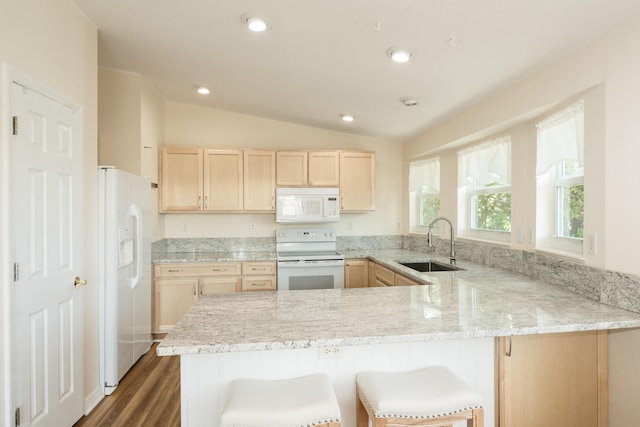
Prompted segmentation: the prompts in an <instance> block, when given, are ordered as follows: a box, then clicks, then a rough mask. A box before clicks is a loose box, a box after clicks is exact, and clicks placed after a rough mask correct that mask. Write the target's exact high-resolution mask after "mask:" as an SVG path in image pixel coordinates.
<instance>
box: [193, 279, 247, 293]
mask: <svg viewBox="0 0 640 427" xmlns="http://www.w3.org/2000/svg"><path fill="white" fill-rule="evenodd" d="M240 282H241V280H240V277H206V278H203V279H200V295H208V294H228V293H234V292H239V291H240Z"/></svg>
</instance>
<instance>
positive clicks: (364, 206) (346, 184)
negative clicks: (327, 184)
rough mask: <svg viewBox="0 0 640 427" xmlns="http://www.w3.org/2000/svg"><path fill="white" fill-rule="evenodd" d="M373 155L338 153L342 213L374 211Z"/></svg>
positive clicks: (349, 152) (350, 152) (348, 152)
mask: <svg viewBox="0 0 640 427" xmlns="http://www.w3.org/2000/svg"><path fill="white" fill-rule="evenodd" d="M374 167H375V155H374V153H365V152H355V151H353V152H352V151H342V152H341V153H340V200H341V206H340V209H341V210H342V211H370V210H374V209H375V186H374V183H375V178H374V176H375V169H374Z"/></svg>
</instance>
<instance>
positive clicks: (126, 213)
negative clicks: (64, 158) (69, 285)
mask: <svg viewBox="0 0 640 427" xmlns="http://www.w3.org/2000/svg"><path fill="white" fill-rule="evenodd" d="M98 196H99V198H98V217H99V245H100V247H99V277H100V280H99V293H100V304H99V310H100V313H99V318H100V353H101V355H100V371H101V373H100V383H101V385H102V387H103V392H104V394H111V393H113V391H114V390H115V389H116V387H117V386H118V382H119V381H120V380H121V379H122V377H123V376H124V374H126V373H127V371H128V370H129V369H130V368H131V366H133V364H134V363H135V362H136V361H137V360H138V359H139V358H140V357H141V356H142V355H143V354H145V353H146V352H147V351H148V350H149V348H150V346H151V219H150V213H151V182H150V180H149V179H148V178H144V177H140V176H137V175H133V174H130V173H128V172H124V171H120V170H117V169H114V168H112V167H100V168H99V169H98Z"/></svg>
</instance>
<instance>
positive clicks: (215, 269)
mask: <svg viewBox="0 0 640 427" xmlns="http://www.w3.org/2000/svg"><path fill="white" fill-rule="evenodd" d="M211 271H226V270H224V269H222V268H212V269H211Z"/></svg>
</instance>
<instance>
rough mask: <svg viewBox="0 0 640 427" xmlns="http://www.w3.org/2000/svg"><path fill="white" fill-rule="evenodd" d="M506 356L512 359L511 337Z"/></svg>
mask: <svg viewBox="0 0 640 427" xmlns="http://www.w3.org/2000/svg"><path fill="white" fill-rule="evenodd" d="M504 354H505V356H507V357H511V337H509V343H508V346H507V351H506V352H505V353H504Z"/></svg>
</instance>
